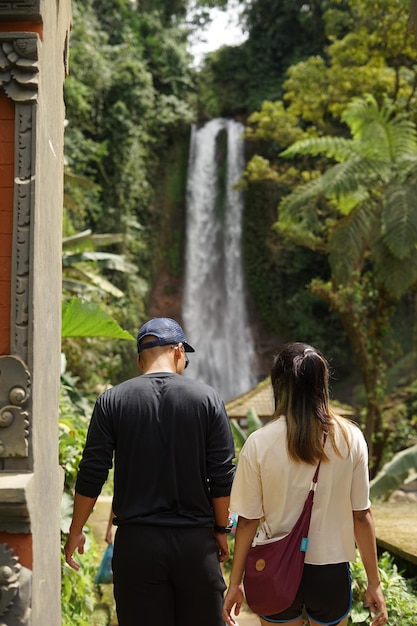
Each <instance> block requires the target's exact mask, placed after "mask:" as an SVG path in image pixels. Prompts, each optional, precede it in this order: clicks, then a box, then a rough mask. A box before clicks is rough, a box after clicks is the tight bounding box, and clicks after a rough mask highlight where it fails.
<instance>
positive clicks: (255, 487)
mask: <svg viewBox="0 0 417 626" xmlns="http://www.w3.org/2000/svg"><path fill="white" fill-rule="evenodd" d="M346 429H347V432H348V436H349V439H350V453H348V448H347V445H346V442H345V439H344V437H343V434H342V433H341V432H340V428H339V427H338V426H337V425H336V429H335V430H336V435H335V436H336V443H337V446H338V448H339V450H340V452H341V453H342V457H338V456H337V455H336V453H335V452H334V450H333V447H332V445H331V442H330V441H329V440H328V439H327V441H326V447H325V449H326V453H327V455H328V456H329V458H330V461H329V462H322V463H321V466H320V473H319V478H318V485H317V489H316V493H315V496H314V504H313V512H312V517H311V523H310V532H309V539H308V549H307V552H306V560H305V562H306V563H310V564H317V565H322V564H327V563H342V562H346V561H354V560H355V559H356V550H355V539H354V532H353V515H352V511H355V510H358V511H359V510H365V509H368V508H369V507H370V500H369V474H368V450H367V445H366V441H365V438H364V436H363V434H362V432H361V431H360V430H359V428H358V427H357V426H356V425H355V424H352V423H351V422H349V421H347V420H346ZM286 430H287V426H286V419H285V417H284V416H281V417H280V418H279V419H277V420H275V421H272V422H270V423H268V424H267V425H265V426H264V427H263V428H260V429H259V430H257V431H255V432H254V433H252V434H251V435H250V436H249V437H248V439H247V441H246V442H245V445H244V446H243V448H242V450H241V452H240V455H239V461H238V465H237V470H236V476H235V479H234V483H233V487H232V493H231V502H230V510H231V511H232V513H235V514H238V515H240V516H242V517H246V518H248V519H261V518H265V521H264V524H263V525H262V527H261V529H260V531H259V533H258V534H259V540H262V539H267V538H268V537H280V536H284V535H286V534H287V533H288V532H289V531H290V530H291V528H292V527H293V525H294V524H295V522H296V521H297V519H298V516H299V514H300V513H301V510H302V508H303V505H304V501H305V499H306V497H307V494H308V491H309V489H310V485H311V481H312V478H313V475H314V472H315V469H316V467H315V466H313V465H308V464H307V463H296V462H294V461H292V460H291V459H290V458H289V456H288V452H287V443H286Z"/></svg>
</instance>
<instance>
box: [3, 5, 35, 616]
mask: <svg viewBox="0 0 417 626" xmlns="http://www.w3.org/2000/svg"><path fill="white" fill-rule="evenodd" d="M40 13H41V11H40V0H0V19H1V18H3V19H4V18H5V17H8V18H9V19H10V18H14V19H16V20H18V19H20V20H22V19H25V20H27V19H30V20H31V21H34V20H40ZM0 626H1V625H0Z"/></svg>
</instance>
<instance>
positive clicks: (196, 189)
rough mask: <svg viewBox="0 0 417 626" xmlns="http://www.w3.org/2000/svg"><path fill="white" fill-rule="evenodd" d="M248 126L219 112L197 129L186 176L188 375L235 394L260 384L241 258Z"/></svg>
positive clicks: (231, 395)
mask: <svg viewBox="0 0 417 626" xmlns="http://www.w3.org/2000/svg"><path fill="white" fill-rule="evenodd" d="M242 134H243V126H242V124H239V123H237V122H235V121H233V120H226V119H215V120H212V121H210V122H208V123H207V124H206V125H205V126H203V127H202V128H200V129H197V128H196V127H193V128H192V134H191V145H190V156H189V164H188V180H187V215H186V219H187V223H186V263H185V265H186V267H185V287H184V300H183V320H184V327H185V332H186V334H187V337H188V339H189V340H190V342H191V344H192V345H193V346H194V347H195V349H196V352H195V354H191V355H190V361H191V362H190V367H189V368H188V369H187V375H189V376H192V377H194V378H199V379H201V380H203V381H205V382H206V383H208V384H209V385H212V386H213V387H214V388H215V389H217V391H219V393H220V394H221V395H222V397H223V398H224V400H225V401H228V400H230V399H232V398H234V397H236V396H238V395H240V394H241V393H244V392H245V391H248V390H249V389H250V388H251V387H253V385H254V384H255V383H256V380H257V379H256V358H255V350H254V345H253V339H252V334H251V331H250V328H249V324H248V316H247V310H246V302H245V284H244V276H243V269H242V259H241V233H242V224H241V220H242V210H243V198H242V193H241V191H239V190H238V189H236V188H235V185H236V183H237V182H238V181H239V179H240V177H241V174H242V171H243V167H244V154H243V139H242Z"/></svg>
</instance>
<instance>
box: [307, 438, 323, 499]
mask: <svg viewBox="0 0 417 626" xmlns="http://www.w3.org/2000/svg"><path fill="white" fill-rule="evenodd" d="M326 439H327V433H323V448H324V446H325V444H326ZM320 464H321V460H320V461H319V462H318V465H317V467H316V471H315V473H314V476H313V480H312V481H311V487H310V491H311V490H313V491H315V490H316V487H317V482H318V479H319V471H320Z"/></svg>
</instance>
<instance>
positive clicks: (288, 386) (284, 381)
mask: <svg viewBox="0 0 417 626" xmlns="http://www.w3.org/2000/svg"><path fill="white" fill-rule="evenodd" d="M271 382H272V388H273V391H274V398H275V413H274V417H275V418H278V417H280V416H281V415H285V417H286V420H287V445H288V454H289V456H290V457H291V458H292V459H293V460H294V461H297V462H301V461H304V462H305V463H310V464H315V463H318V461H320V460H322V461H328V460H329V458H328V456H327V454H326V453H325V451H324V448H323V435H324V433H327V437H328V439H329V440H330V442H331V444H332V446H333V449H334V451H335V452H336V454H337V455H338V456H341V453H340V450H339V449H338V447H337V445H336V442H335V427H336V428H337V427H338V426H339V427H340V428H341V430H342V433H343V436H344V439H345V441H346V443H347V446H348V449H349V447H350V446H349V438H348V433H347V429H346V427H345V426H344V424H343V422H342V418H340V417H338V416H336V415H335V414H334V413H333V412H332V410H331V408H330V402H329V366H328V363H327V361H326V359H325V358H324V356H323V355H322V354H321V352H319V350H317V349H316V348H313V347H312V346H309V345H308V344H305V343H298V342H293V343H288V344H286V345H285V346H284V347H283V349H282V350H281V351H280V353H279V354H278V355H277V356H276V357H275V359H274V362H273V365H272V371H271Z"/></svg>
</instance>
